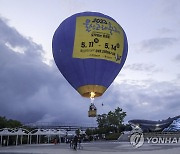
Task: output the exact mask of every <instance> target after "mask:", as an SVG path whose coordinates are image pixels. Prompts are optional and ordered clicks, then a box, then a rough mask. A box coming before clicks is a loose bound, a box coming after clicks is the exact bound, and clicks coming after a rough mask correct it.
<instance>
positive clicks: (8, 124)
mask: <svg viewBox="0 0 180 154" xmlns="http://www.w3.org/2000/svg"><path fill="white" fill-rule="evenodd" d="M21 126H22V124H21V122H19V121H17V120H12V119H9V120H8V119H6V117H0V128H15V127H21Z"/></svg>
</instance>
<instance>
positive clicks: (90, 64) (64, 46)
mask: <svg viewBox="0 0 180 154" xmlns="http://www.w3.org/2000/svg"><path fill="white" fill-rule="evenodd" d="M52 49H53V56H54V60H55V63H56V65H57V67H58V68H59V70H60V72H61V73H62V75H63V76H64V77H65V78H66V80H67V81H68V82H69V83H70V84H71V85H72V87H74V88H75V89H76V90H77V91H78V92H79V93H80V94H81V95H82V96H84V97H90V96H91V92H93V93H94V94H95V96H94V97H98V96H101V95H102V94H103V93H104V92H105V91H106V89H107V88H108V87H109V86H110V85H111V83H112V82H113V80H114V79H115V78H116V76H117V75H118V73H119V72H120V70H121V68H122V67H123V65H124V62H125V60H126V57H127V51H128V43H127V38H126V34H125V32H124V30H123V29H122V27H121V26H120V25H119V24H118V23H117V22H116V21H115V20H114V19H112V18H111V17H109V16H107V15H104V14H102V13H97V12H83V13H78V14H75V15H72V16H71V17H69V18H67V19H65V20H64V21H63V22H62V23H61V24H60V25H59V27H58V28H57V30H56V31H55V33H54V36H53V41H52Z"/></svg>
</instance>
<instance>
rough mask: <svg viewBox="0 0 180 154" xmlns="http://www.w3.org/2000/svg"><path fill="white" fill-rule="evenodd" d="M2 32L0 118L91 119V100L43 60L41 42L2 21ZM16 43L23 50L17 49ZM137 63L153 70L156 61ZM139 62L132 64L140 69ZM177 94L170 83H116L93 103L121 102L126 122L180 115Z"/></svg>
mask: <svg viewBox="0 0 180 154" xmlns="http://www.w3.org/2000/svg"><path fill="white" fill-rule="evenodd" d="M5 32H6V33H5ZM0 34H2V35H0V116H6V117H7V118H12V119H17V120H21V121H23V122H36V121H39V122H61V123H92V119H89V118H88V117H87V110H88V105H89V104H90V100H89V99H85V98H82V97H81V96H80V95H79V94H78V93H77V92H76V91H75V90H74V89H73V88H72V87H71V86H70V85H69V84H68V82H67V81H66V80H65V79H64V77H63V76H62V75H61V74H60V73H59V71H58V69H57V68H56V66H55V64H54V63H53V65H52V66H49V65H46V64H45V63H43V62H42V53H43V49H42V47H41V46H40V45H38V44H36V43H34V42H33V41H32V40H30V39H28V38H25V37H24V36H22V35H21V34H20V33H18V32H17V31H16V30H15V29H14V28H12V27H9V26H8V25H7V24H6V22H4V20H1V19H0ZM7 44H8V45H7ZM18 47H22V48H23V51H24V52H23V53H19V52H15V51H13V48H16V49H17V48H18ZM138 65H139V67H140V68H141V69H140V70H145V69H149V70H154V66H153V65H152V66H151V65H150V66H146V68H143V66H141V64H138ZM138 65H136V67H135V66H134V68H133V66H129V68H130V69H136V70H138V69H139V67H138ZM146 82H147V81H146ZM179 92H180V88H179V87H178V86H177V85H174V84H172V83H158V82H153V81H151V82H150V84H149V86H145V87H143V86H139V85H135V84H129V83H123V84H121V85H117V84H113V85H112V86H110V87H109V89H108V90H107V92H105V94H104V96H103V97H101V98H98V99H96V100H95V102H96V105H97V108H98V113H107V112H109V111H110V110H114V109H115V108H116V107H118V106H119V107H122V108H123V110H124V111H126V112H127V115H128V116H127V120H128V119H133V118H148V119H151V118H152V119H153V118H154V119H158V118H166V117H167V115H169V116H173V115H176V114H179V110H180V106H179V95H180V93H179ZM102 102H103V103H104V106H103V107H102V106H101V103H102Z"/></svg>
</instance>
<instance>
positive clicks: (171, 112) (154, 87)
mask: <svg viewBox="0 0 180 154" xmlns="http://www.w3.org/2000/svg"><path fill="white" fill-rule="evenodd" d="M111 95H112V96H111ZM179 95H180V87H179V86H177V85H176V84H173V83H169V82H155V81H154V82H153V81H152V83H151V84H149V85H147V86H144V85H143V86H142V85H130V84H126V83H125V84H120V85H116V86H113V87H111V92H110V93H109V96H107V98H108V102H114V104H110V103H109V105H111V106H114V107H115V106H120V107H121V108H123V109H124V110H125V111H126V112H127V115H128V116H127V118H126V120H130V119H137V118H139V119H151V120H152V119H154V120H159V119H165V118H168V117H169V116H170V117H173V116H176V115H179V111H180V105H179V101H180V99H179Z"/></svg>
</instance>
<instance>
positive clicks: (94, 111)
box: [88, 103, 97, 117]
mask: <svg viewBox="0 0 180 154" xmlns="http://www.w3.org/2000/svg"><path fill="white" fill-rule="evenodd" d="M96 114H97V109H96V107H95V105H94V104H93V103H91V105H90V106H89V111H88V117H96Z"/></svg>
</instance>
